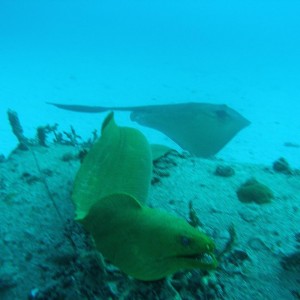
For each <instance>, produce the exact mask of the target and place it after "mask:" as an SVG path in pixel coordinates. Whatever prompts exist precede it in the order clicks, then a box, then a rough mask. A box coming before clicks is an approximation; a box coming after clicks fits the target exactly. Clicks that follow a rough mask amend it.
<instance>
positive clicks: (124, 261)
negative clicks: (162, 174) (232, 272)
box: [81, 194, 216, 281]
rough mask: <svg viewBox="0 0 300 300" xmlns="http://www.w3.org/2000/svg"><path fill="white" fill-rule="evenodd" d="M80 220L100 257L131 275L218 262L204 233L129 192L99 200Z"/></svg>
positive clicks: (151, 275)
mask: <svg viewBox="0 0 300 300" xmlns="http://www.w3.org/2000/svg"><path fill="white" fill-rule="evenodd" d="M81 222H82V224H83V225H84V227H85V228H86V229H87V230H88V231H89V232H90V233H91V234H92V236H93V238H94V240H95V244H96V247H97V249H98V250H99V251H100V252H101V253H102V254H103V255H104V257H106V258H107V259H108V260H109V261H111V262H112V263H113V264H114V265H116V266H117V267H118V268H120V269H121V270H122V271H123V272H125V273H126V274H128V275H131V276H133V277H134V278H137V279H140V280H145V281H148V280H158V279H161V278H164V277H166V276H168V275H170V274H173V273H175V272H177V271H179V270H183V269H195V268H200V269H206V270H208V269H213V268H215V267H216V260H215V258H214V256H213V252H214V243H213V241H212V240H211V239H210V238H209V237H208V236H206V235H205V234H204V233H202V232H200V231H198V230H197V229H195V228H194V227H192V226H190V225H189V224H188V223H187V222H186V221H185V220H183V219H181V218H178V217H176V216H174V215H171V214H168V213H166V212H164V211H161V210H158V209H152V208H148V207H146V206H143V205H141V204H140V203H139V202H138V201H137V200H135V199H134V198H133V197H132V196H130V195H126V194H114V195H110V196H107V197H105V198H102V199H100V200H99V201H98V202H97V203H95V204H94V205H93V206H92V207H91V209H90V211H89V213H88V215H87V216H86V217H85V218H84V219H83V220H81Z"/></svg>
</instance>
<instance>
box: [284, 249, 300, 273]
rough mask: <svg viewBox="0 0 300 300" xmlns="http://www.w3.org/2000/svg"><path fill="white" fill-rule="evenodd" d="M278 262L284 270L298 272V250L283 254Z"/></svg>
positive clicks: (299, 267)
mask: <svg viewBox="0 0 300 300" xmlns="http://www.w3.org/2000/svg"><path fill="white" fill-rule="evenodd" d="M280 264H281V266H282V267H283V268H284V269H285V270H288V271H294V272H300V252H294V253H292V254H289V255H287V256H284V257H283V258H282V259H281V262H280Z"/></svg>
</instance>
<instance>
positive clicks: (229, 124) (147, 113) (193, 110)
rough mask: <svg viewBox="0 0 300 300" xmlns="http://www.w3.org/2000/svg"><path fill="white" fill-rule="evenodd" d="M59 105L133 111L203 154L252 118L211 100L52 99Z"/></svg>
mask: <svg viewBox="0 0 300 300" xmlns="http://www.w3.org/2000/svg"><path fill="white" fill-rule="evenodd" d="M48 104H52V105H54V106H56V107H58V108H62V109H66V110H71V111H76V112H85V113H100V112H105V111H110V110H112V111H130V112H131V114H130V118H131V120H132V121H135V122H137V123H138V124H140V125H143V126H146V127H150V128H153V129H156V130H158V131H160V132H162V133H164V134H165V135H167V136H168V137H169V138H170V139H172V140H173V141H174V142H175V143H177V144H178V145H179V146H180V147H181V148H182V149H184V150H187V151H189V152H190V153H191V154H192V155H195V156H199V157H210V156H213V155H215V154H216V153H218V152H219V151H220V150H221V149H222V148H223V147H224V146H225V145H226V144H227V143H228V142H229V141H230V140H231V139H232V138H233V137H234V136H235V135H236V134H237V133H238V132H239V131H240V130H242V129H243V128H245V127H246V126H248V125H249V124H250V122H249V121H248V120H247V119H246V118H244V117H243V116H242V115H241V114H239V113H238V112H237V111H235V110H234V109H232V108H230V107H228V106H227V105H220V104H211V103H196V102H189V103H179V104H165V105H145V106H129V107H103V106H87V105H65V104H58V103H52V102H49V103H48Z"/></svg>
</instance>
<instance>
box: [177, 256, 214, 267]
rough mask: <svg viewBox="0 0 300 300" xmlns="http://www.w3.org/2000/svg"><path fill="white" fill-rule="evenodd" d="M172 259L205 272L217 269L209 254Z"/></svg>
mask: <svg viewBox="0 0 300 300" xmlns="http://www.w3.org/2000/svg"><path fill="white" fill-rule="evenodd" d="M174 258H175V259H176V260H178V261H182V262H183V263H184V264H191V265H192V266H193V267H199V268H201V269H205V270H211V269H215V268H216V267H217V260H216V258H215V256H214V254H213V253H211V252H201V253H197V254H186V255H177V256H175V257H174Z"/></svg>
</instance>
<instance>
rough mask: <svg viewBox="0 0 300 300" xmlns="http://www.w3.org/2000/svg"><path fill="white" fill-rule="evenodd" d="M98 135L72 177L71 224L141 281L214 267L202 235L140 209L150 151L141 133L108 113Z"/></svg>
mask: <svg viewBox="0 0 300 300" xmlns="http://www.w3.org/2000/svg"><path fill="white" fill-rule="evenodd" d="M101 131H102V132H101V133H102V134H101V138H100V139H99V140H98V141H96V142H95V144H94V145H93V146H92V148H91V150H90V151H89V152H88V154H87V155H86V157H85V158H84V160H83V162H82V165H81V167H80V169H79V171H78V173H77V175H76V178H75V182H74V189H73V194H72V199H73V202H74V204H75V209H76V220H77V221H79V222H80V223H82V224H83V226H84V227H85V229H86V230H87V231H89V232H90V233H91V235H92V237H93V239H94V241H95V245H96V247H97V250H98V251H99V252H101V253H102V254H103V256H104V257H105V258H106V259H108V260H109V261H110V262H111V263H113V264H114V265H115V266H117V267H118V268H119V269H120V270H122V271H123V272H125V273H126V274H128V275H130V276H132V277H134V278H136V279H139V280H144V281H151V280H158V279H162V278H164V277H166V276H168V275H171V274H173V273H175V272H177V271H180V270H183V269H194V268H199V269H205V270H210V269H214V268H216V266H217V261H216V259H215V257H214V254H213V252H214V248H215V246H214V243H213V241H212V240H211V239H210V238H209V237H208V236H206V235H205V234H204V233H202V232H200V231H199V230H197V229H196V228H194V227H192V226H191V225H189V224H188V222H186V221H185V220H184V219H181V218H179V217H176V216H174V215H172V214H169V213H167V212H164V211H161V210H158V209H153V208H150V207H148V206H147V205H146V200H147V196H148V191H149V188H150V185H151V184H150V183H151V176H152V152H151V146H150V145H149V143H148V141H147V140H146V138H145V137H144V135H143V134H142V133H141V132H140V131H138V130H137V129H134V128H129V127H119V126H117V125H116V123H115V121H114V116H113V113H109V114H108V116H107V117H106V119H105V121H104V122H103V125H102V130H101ZM156 149H157V147H156ZM155 156H157V153H156V154H155Z"/></svg>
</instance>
